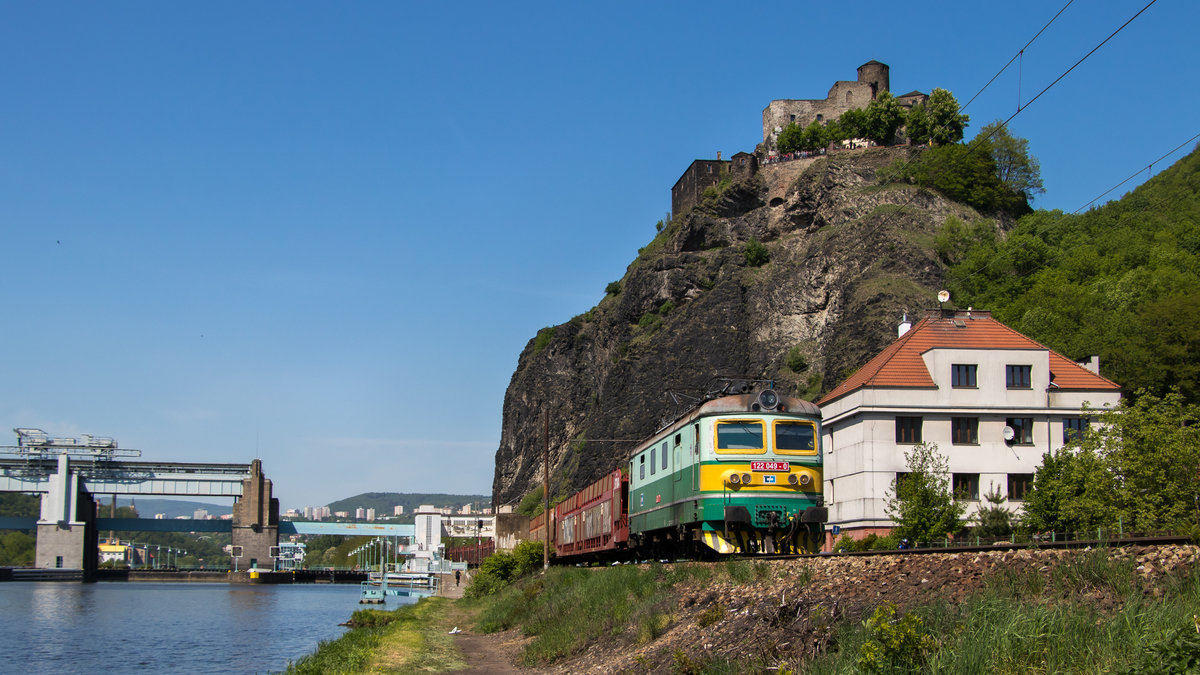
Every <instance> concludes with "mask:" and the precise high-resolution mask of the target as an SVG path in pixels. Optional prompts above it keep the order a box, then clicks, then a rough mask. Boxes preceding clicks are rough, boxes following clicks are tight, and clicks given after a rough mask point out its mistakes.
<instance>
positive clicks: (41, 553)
mask: <svg viewBox="0 0 1200 675" xmlns="http://www.w3.org/2000/svg"><path fill="white" fill-rule="evenodd" d="M68 461H69V460H68V459H67V456H66V455H65V454H63V455H59V456H58V473H56V474H54V476H53V477H51V479H50V489H49V490H47V491H46V493H45V494H43V495H42V504H41V506H42V511H41V516H40V517H39V518H38V521H37V548H36V550H35V554H34V565H35V566H37V567H38V568H39V569H77V570H83V580H84V581H94V580H95V578H96V564H97V559H98V557H99V556H98V553H97V551H98V550H99V543H100V539H99V537H100V533H99V532H98V531H97V530H96V505H95V503H94V502H93V501H92V496H91V495H90V494H88V491H87V490H86V489H85V488H84V487H83V485H81V484H80V482H79V474H77V473H75V472H74V471H71V470H70V467H69V466H68Z"/></svg>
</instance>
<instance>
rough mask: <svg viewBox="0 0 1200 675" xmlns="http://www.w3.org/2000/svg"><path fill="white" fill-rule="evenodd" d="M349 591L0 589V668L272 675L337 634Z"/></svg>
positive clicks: (142, 586)
mask: <svg viewBox="0 0 1200 675" xmlns="http://www.w3.org/2000/svg"><path fill="white" fill-rule="evenodd" d="M358 594H359V590H358V585H356V584H339V585H332V584H288V585H254V586H241V585H238V586H231V585H229V584H223V583H157V582H146V583H143V582H100V583H94V584H81V583H70V582H25V581H12V582H5V583H0V671H3V672H7V673H20V674H21V675H41V674H43V673H45V674H47V675H49V674H52V673H53V674H56V675H57V674H60V673H140V672H155V673H267V672H275V671H281V670H284V669H285V668H287V665H288V662H289V661H296V660H298V659H300V657H302V656H304V655H305V654H308V653H310V652H312V651H313V650H315V649H316V648H317V643H318V642H320V641H322V640H329V639H332V638H336V637H338V636H340V635H341V634H342V632H343V631H344V630H345V628H342V627H341V626H339V625H338V624H339V623H342V622H344V621H346V620H348V619H349V618H350V615H351V614H353V613H354V611H355V610H356V609H359V608H360V605H359V604H358ZM413 601H414V600H412V599H408V598H405V597H403V596H401V597H388V600H387V605H386V607H387V608H390V609H394V608H396V607H398V606H400V605H401V604H404V603H406V602H413Z"/></svg>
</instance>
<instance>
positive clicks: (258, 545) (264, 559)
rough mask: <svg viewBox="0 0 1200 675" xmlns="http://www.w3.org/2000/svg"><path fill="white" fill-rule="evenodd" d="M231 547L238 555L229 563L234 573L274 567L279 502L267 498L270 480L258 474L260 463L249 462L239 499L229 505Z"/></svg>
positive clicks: (260, 473)
mask: <svg viewBox="0 0 1200 675" xmlns="http://www.w3.org/2000/svg"><path fill="white" fill-rule="evenodd" d="M232 543H233V545H234V546H235V547H236V546H240V547H241V550H242V555H241V556H240V557H239V558H236V559H235V560H234V561H233V564H234V567H233V570H234V571H235V572H242V571H246V570H248V569H250V568H252V567H258V566H265V567H268V568H273V567H274V561H273V560H272V559H271V549H272V547H275V546H279V500H278V499H275V498H274V497H272V496H271V481H270V480H269V479H268V478H267V477H266V476H264V475H263V473H262V461H261V460H258V459H256V460H254V461H253V462H251V463H250V475H249V476H247V477H246V478H245V479H244V480H243V481H242V496H241V498H239V499H238V500H237V501H236V502H234V504H233V542H232Z"/></svg>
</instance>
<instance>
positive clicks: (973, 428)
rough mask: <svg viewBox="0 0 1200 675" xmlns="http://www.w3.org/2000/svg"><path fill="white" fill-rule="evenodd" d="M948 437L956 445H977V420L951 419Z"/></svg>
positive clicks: (971, 418) (970, 418) (965, 418)
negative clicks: (949, 436)
mask: <svg viewBox="0 0 1200 675" xmlns="http://www.w3.org/2000/svg"><path fill="white" fill-rule="evenodd" d="M950 435H951V438H952V439H953V441H954V443H955V444H956V445H978V444H979V418H978V417H951V418H950Z"/></svg>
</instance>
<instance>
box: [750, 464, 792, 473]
mask: <svg viewBox="0 0 1200 675" xmlns="http://www.w3.org/2000/svg"><path fill="white" fill-rule="evenodd" d="M791 468H792V465H791V464H790V463H788V462H750V470H751V471H790V470H791Z"/></svg>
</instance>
